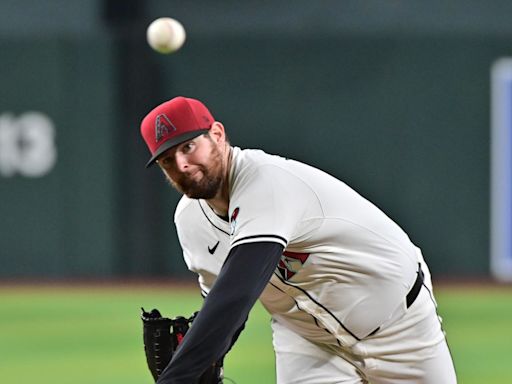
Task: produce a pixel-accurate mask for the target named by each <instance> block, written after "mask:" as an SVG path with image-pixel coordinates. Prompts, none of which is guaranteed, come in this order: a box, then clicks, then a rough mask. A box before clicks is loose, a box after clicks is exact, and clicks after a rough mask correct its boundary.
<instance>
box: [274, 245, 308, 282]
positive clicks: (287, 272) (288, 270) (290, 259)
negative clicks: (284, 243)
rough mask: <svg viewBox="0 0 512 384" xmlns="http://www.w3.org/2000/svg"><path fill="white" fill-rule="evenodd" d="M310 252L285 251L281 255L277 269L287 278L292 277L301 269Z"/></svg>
mask: <svg viewBox="0 0 512 384" xmlns="http://www.w3.org/2000/svg"><path fill="white" fill-rule="evenodd" d="M309 255H310V254H309V253H298V252H289V251H285V252H283V254H282V255H281V260H279V264H278V265H277V270H278V271H279V273H280V274H281V276H282V277H283V279H285V280H287V281H288V280H289V279H291V278H292V277H293V276H294V275H295V274H296V273H297V272H299V270H300V269H302V267H303V266H304V263H305V262H306V260H307V259H308V257H309Z"/></svg>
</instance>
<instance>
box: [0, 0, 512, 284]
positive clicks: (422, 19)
mask: <svg viewBox="0 0 512 384" xmlns="http://www.w3.org/2000/svg"><path fill="white" fill-rule="evenodd" d="M43 4H44V5H43ZM510 14H512V2H509V1H503V0H492V1H483V0H470V1H468V0H464V1H463V0H452V1H448V2H446V1H430V2H428V3H425V2H424V1H420V0H412V1H365V2H361V1H355V0H344V1H335V0H326V1H318V2H311V1H306V0H296V1H293V2H289V3H286V2H273V1H256V0H250V1H244V2H233V1H215V2H212V1H207V0H197V1H193V2H183V1H178V0H174V1H173V0H148V1H142V0H88V1H86V0H68V1H62V0H46V1H44V2H40V1H37V0H19V1H10V0H9V1H2V2H1V3H0V52H2V60H1V61H0V84H1V85H2V93H1V96H0V97H1V100H0V202H1V204H0V218H1V220H0V233H1V236H0V262H1V265H2V268H1V269H0V278H4V279H17V278H29V279H30V278H36V279H41V278H47V279H63V278H126V277H148V276H160V277H166V278H167V277H180V278H181V277H186V278H189V277H190V275H188V274H187V273H186V268H185V265H184V263H183V262H182V260H181V252H180V249H179V245H178V242H177V237H176V234H175V231H174V228H173V226H172V215H173V210H174V206H175V204H176V202H177V200H178V198H179V196H178V194H177V193H175V192H174V191H172V190H170V189H169V188H168V186H167V184H166V183H165V181H164V179H163V177H162V175H161V174H160V172H159V170H158V169H149V170H147V169H145V167H144V165H145V164H146V161H147V159H148V150H147V148H146V147H145V144H144V143H143V141H142V139H141V138H140V135H139V123H140V121H141V119H142V118H143V116H144V115H145V114H146V113H147V112H148V111H149V110H150V109H152V108H153V107H154V106H155V105H157V104H159V103H161V102H162V101H164V100H168V99H170V98H171V97H174V96H176V95H185V96H192V97H197V98H200V99H202V100H203V101H205V103H206V104H207V105H208V106H209V107H210V109H211V110H212V113H213V114H214V116H215V117H216V118H217V119H218V120H220V121H222V122H224V124H225V126H226V128H227V131H228V134H229V136H230V138H231V141H232V143H233V144H235V145H240V146H242V147H253V148H254V147H255V148H263V149H265V150H266V151H268V152H271V153H272V152H274V153H279V154H282V155H284V156H287V157H290V158H296V159H298V160H302V161H304V162H306V163H310V164H312V165H316V166H319V167H320V168H322V169H325V170H326V171H328V172H330V173H332V174H333V175H335V176H337V177H339V178H340V179H342V180H344V181H345V182H347V183H348V184H349V185H351V186H352V187H353V188H355V189H356V190H357V191H359V192H360V193H361V194H362V195H363V196H365V197H367V198H368V199H370V200H371V201H372V202H374V203H375V204H376V205H378V206H379V207H380V208H381V209H382V210H384V212H386V213H387V214H388V215H389V216H390V217H392V218H393V219H394V220H396V221H397V222H398V223H399V224H400V225H401V226H402V227H403V228H404V229H405V230H406V232H407V233H408V234H409V235H410V237H411V238H412V239H413V241H414V242H415V243H416V244H417V245H418V246H419V247H420V248H422V250H423V253H424V255H425V257H426V258H428V260H429V264H430V268H431V270H432V272H433V273H434V274H435V275H438V276H440V275H444V276H445V277H453V276H457V277H464V278H482V277H484V278H485V277H489V276H490V267H489V264H490V261H489V250H490V233H489V222H490V212H489V205H490V201H489V200H490V185H489V184H490V183H489V181H490V139H491V137H490V136H491V135H490V109H491V101H490V93H491V86H490V76H491V74H490V72H491V66H492V65H493V63H495V61H496V60H497V59H499V58H502V57H509V56H512V44H511V42H512V23H510V20H509V17H508V16H507V15H510ZM160 16H172V17H175V18H177V19H178V20H180V21H181V22H182V23H183V25H184V26H185V28H186V30H187V40H186V42H185V45H184V46H183V48H182V49H181V50H180V51H179V52H177V53H176V54H173V55H160V54H158V53H156V52H153V51H152V50H151V49H150V47H149V46H148V44H147V43H146V40H145V30H146V27H147V26H148V25H149V23H150V22H151V21H152V20H153V19H155V18H157V17H160ZM511 263H512V262H511Z"/></svg>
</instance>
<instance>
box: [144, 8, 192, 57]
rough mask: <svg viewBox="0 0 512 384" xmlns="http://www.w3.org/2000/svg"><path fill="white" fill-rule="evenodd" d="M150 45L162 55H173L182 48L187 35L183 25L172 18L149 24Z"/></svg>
mask: <svg viewBox="0 0 512 384" xmlns="http://www.w3.org/2000/svg"><path fill="white" fill-rule="evenodd" d="M146 38H147V40H148V44H149V45H150V46H151V48H153V49H154V50H155V51H157V52H160V53H165V54H167V53H172V52H176V51H177V50H178V49H180V48H181V46H182V45H183V43H184V42H185V38H186V33H185V28H183V25H182V24H181V23H180V22H179V21H178V20H175V19H172V18H170V17H161V18H159V19H156V20H155V21H153V22H152V23H151V24H149V26H148V29H147V31H146Z"/></svg>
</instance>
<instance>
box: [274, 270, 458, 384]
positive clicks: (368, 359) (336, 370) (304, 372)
mask: <svg viewBox="0 0 512 384" xmlns="http://www.w3.org/2000/svg"><path fill="white" fill-rule="evenodd" d="M422 268H423V271H424V272H425V283H424V284H425V286H426V287H425V286H423V287H422V289H421V291H420V293H419V295H418V297H417V299H416V301H415V302H414V304H413V305H412V306H411V307H410V308H408V309H407V310H406V311H404V314H403V315H402V316H401V317H399V318H398V319H397V320H395V321H394V322H393V323H391V324H389V325H387V326H386V327H384V328H383V329H381V330H379V331H378V332H377V333H376V334H375V335H373V336H370V337H368V338H366V339H364V340H361V341H360V342H358V343H356V344H355V345H354V346H353V347H352V348H351V349H350V350H346V349H343V348H341V347H338V346H330V345H317V344H314V343H313V342H310V341H308V340H306V339H304V338H302V337H301V336H299V335H298V334H297V333H295V332H293V331H291V330H289V329H288V328H286V327H285V326H283V325H282V324H280V323H278V322H276V321H273V323H272V329H273V343H274V350H275V352H276V370H277V372H276V374H277V383H278V384H337V383H351V384H362V383H370V384H406V383H411V384H412V383H417V384H420V383H421V384H453V383H456V382H457V379H456V376H455V369H454V366H453V362H452V358H451V355H450V351H449V350H448V346H447V343H446V340H445V337H444V333H443V331H442V329H441V321H440V319H439V317H438V316H437V313H436V304H435V301H434V298H433V296H432V294H431V292H432V283H431V281H430V274H429V272H428V268H427V266H426V265H425V264H424V263H423V265H422ZM404 300H405V298H404ZM404 305H405V304H404Z"/></svg>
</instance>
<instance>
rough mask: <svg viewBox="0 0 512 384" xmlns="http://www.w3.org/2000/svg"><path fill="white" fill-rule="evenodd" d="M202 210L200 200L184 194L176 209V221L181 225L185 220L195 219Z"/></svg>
mask: <svg viewBox="0 0 512 384" xmlns="http://www.w3.org/2000/svg"><path fill="white" fill-rule="evenodd" d="M200 212H201V207H200V206H199V201H198V200H194V199H190V198H188V197H187V196H185V195H183V196H182V197H181V199H180V201H179V202H178V205H177V206H176V210H175V211H174V222H175V223H176V225H179V224H180V223H182V222H183V221H187V220H194V218H195V217H196V216H197V214H200Z"/></svg>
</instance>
